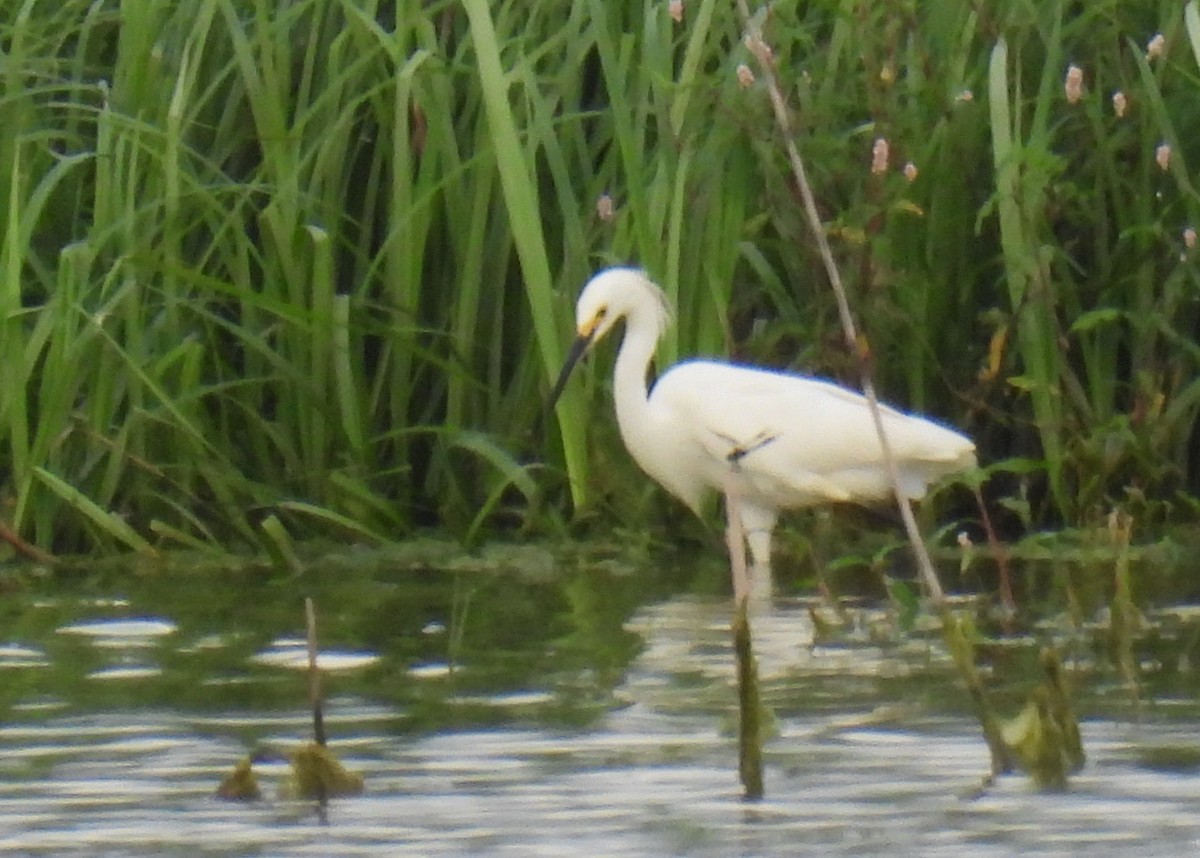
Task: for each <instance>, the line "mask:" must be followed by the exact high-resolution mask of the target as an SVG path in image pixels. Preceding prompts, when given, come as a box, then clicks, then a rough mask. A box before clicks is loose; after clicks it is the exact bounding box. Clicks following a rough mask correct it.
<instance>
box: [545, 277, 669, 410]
mask: <svg viewBox="0 0 1200 858" xmlns="http://www.w3.org/2000/svg"><path fill="white" fill-rule="evenodd" d="M634 316H636V317H639V318H640V317H647V318H648V319H649V320H650V321H651V322H652V323H653V325H654V327H655V334H656V335H657V334H659V333H661V332H662V330H663V329H664V328H666V326H667V324H668V322H669V321H670V309H669V308H668V305H667V299H666V297H665V296H664V295H663V293H662V290H661V289H659V288H658V287H657V286H655V285H654V283H653V282H651V280H650V278H649V277H647V276H646V274H645V272H644V271H641V270H640V269H637V268H606V269H605V270H604V271H601V272H600V273H599V274H597V275H595V276H594V277H593V278H592V279H591V280H589V281H588V282H587V285H586V286H584V287H583V292H581V293H580V294H579V301H578V303H576V305H575V342H574V343H573V344H572V345H571V350H570V352H569V353H568V354H567V359H566V361H565V362H564V363H563V368H562V372H560V373H559V376H558V382H557V383H556V384H555V385H554V392H553V393H552V394H551V396H550V405H551V407H553V406H554V403H555V402H557V401H558V397H559V396H560V395H561V394H562V392H563V388H564V387H566V384H567V379H568V378H570V375H571V370H572V369H574V368H575V364H577V363H578V362H579V359H580V358H581V357H583V355H584V354H585V353H586V352H587V350H588V348H590V347H591V345H592V344H593V343H596V342H599V341H600V340H602V339H604V337H605V336H606V335H607V334H608V332H609V331H611V330H612V328H613V326H614V325H615V324H616V323H617V321H618V320H619V319H623V318H626V317H634Z"/></svg>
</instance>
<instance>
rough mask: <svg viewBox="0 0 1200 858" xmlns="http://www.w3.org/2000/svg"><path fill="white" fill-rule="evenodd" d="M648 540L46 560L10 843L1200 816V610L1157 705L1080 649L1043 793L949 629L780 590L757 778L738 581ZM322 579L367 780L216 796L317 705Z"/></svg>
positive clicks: (420, 842) (22, 709)
mask: <svg viewBox="0 0 1200 858" xmlns="http://www.w3.org/2000/svg"><path fill="white" fill-rule="evenodd" d="M351 565H355V564H351ZM627 572H628V570H621V569H620V568H618V567H616V566H611V567H604V566H603V564H595V563H591V562H582V563H580V564H579V565H578V566H577V567H574V568H572V569H570V570H567V571H566V573H565V574H563V575H562V576H560V577H559V578H558V579H553V580H552V579H547V578H546V577H545V576H543V575H535V576H533V577H532V578H530V577H528V576H524V577H522V576H512V575H509V574H507V573H505V572H504V571H503V570H497V569H491V568H488V569H483V570H481V569H467V570H464V571H462V572H458V573H454V574H448V573H445V572H440V573H438V574H433V573H432V572H431V571H429V570H420V569H412V568H399V569H398V568H396V567H395V564H392V565H389V564H382V565H380V564H376V565H372V564H369V563H368V564H358V565H357V566H356V568H355V569H354V570H353V571H351V570H349V569H346V568H341V569H338V570H336V571H334V570H323V571H322V574H321V575H319V576H318V575H314V576H312V577H311V578H305V579H301V580H296V579H288V580H279V579H277V578H275V577H272V576H264V575H257V574H250V573H246V572H244V571H241V572H229V573H227V574H215V575H214V574H204V575H195V576H178V575H175V576H172V575H149V576H144V575H136V576H135V575H130V574H128V573H126V574H124V575H108V574H96V575H89V576H84V577H82V578H81V579H78V580H72V581H66V582H63V581H53V582H51V581H40V582H39V581H33V582H27V583H25V584H24V585H23V586H22V587H20V588H17V589H16V590H15V591H14V592H10V593H8V594H6V605H7V606H8V607H7V608H6V613H5V615H4V626H3V627H2V628H4V630H5V631H4V634H5V635H7V636H8V637H9V639H8V640H7V641H4V640H0V702H2V703H3V709H2V710H0V711H2V712H3V718H2V719H0V853H3V854H5V855H34V856H44V855H78V856H84V855H87V856H96V855H114V856H115V855H121V856H126V855H127V856H148V855H230V856H233V855H239V856H240V855H272V856H301V855H321V856H328V855H339V856H342V855H345V856H352V855H372V856H378V855H414V856H418V855H419V856H443V855H444V856H451V855H495V856H539V855H546V856H555V855H633V856H637V855H647V856H650V855H687V856H730V855H804V854H820V855H854V856H862V855H954V856H958V855H981V856H989V855H996V856H1001V855H1013V854H1018V853H1020V854H1029V855H1044V856H1052V855H1078V854H1089V855H1092V856H1096V855H1164V856H1166V855H1180V854H1190V853H1193V852H1194V851H1195V849H1196V848H1197V846H1198V845H1200V813H1198V812H1197V807H1198V806H1200V777H1198V776H1197V775H1198V774H1200V753H1197V751H1196V748H1197V741H1196V739H1197V737H1196V726H1197V710H1198V707H1197V705H1196V699H1195V694H1194V680H1192V679H1190V678H1189V677H1190V668H1188V667H1187V666H1186V664H1185V665H1183V666H1182V667H1180V665H1179V664H1173V663H1170V662H1169V660H1168V659H1166V658H1164V657H1163V655H1162V654H1163V653H1164V652H1167V651H1172V652H1179V653H1182V654H1186V652H1187V646H1189V644H1188V643H1187V642H1188V641H1189V640H1193V641H1194V640H1195V632H1194V628H1195V626H1194V622H1195V619H1196V618H1195V615H1194V613H1192V612H1189V611H1187V610H1182V609H1176V610H1174V611H1172V612H1170V613H1169V617H1170V618H1171V619H1172V622H1174V623H1175V626H1173V627H1172V628H1174V629H1175V630H1176V631H1177V632H1178V634H1177V635H1176V637H1177V638H1178V641H1180V642H1181V643H1180V644H1179V646H1178V647H1177V648H1176V650H1169V648H1164V646H1163V645H1162V642H1161V641H1159V642H1158V644H1156V645H1157V646H1158V648H1157V649H1155V650H1153V651H1154V652H1155V653H1157V655H1156V658H1157V661H1153V662H1151V661H1150V660H1149V658H1147V660H1146V661H1145V665H1144V666H1145V668H1146V670H1147V673H1148V674H1150V675H1151V677H1152V679H1154V681H1152V682H1148V684H1147V688H1146V689H1145V690H1144V692H1143V702H1142V703H1141V704H1140V705H1136V706H1135V705H1133V704H1132V703H1131V702H1129V698H1128V695H1127V694H1126V693H1125V692H1123V691H1121V690H1120V689H1119V687H1118V686H1117V684H1116V683H1115V680H1113V678H1112V676H1111V675H1109V674H1107V673H1106V672H1105V671H1104V670H1101V669H1095V670H1089V671H1085V672H1084V673H1082V674H1080V676H1081V677H1083V679H1084V682H1085V683H1086V685H1085V687H1084V688H1082V689H1081V691H1080V694H1079V696H1078V699H1077V703H1078V706H1079V709H1080V712H1081V715H1082V716H1083V723H1082V728H1083V734H1084V743H1085V748H1086V750H1087V753H1088V764H1087V766H1086V768H1085V769H1084V770H1083V771H1082V772H1081V773H1079V774H1078V775H1076V776H1075V777H1074V778H1073V779H1072V781H1071V786H1070V789H1069V790H1068V791H1067V792H1065V793H1054V794H1046V793H1039V792H1038V791H1036V790H1035V789H1034V788H1033V787H1032V786H1031V785H1030V783H1029V782H1028V780H1027V779H1025V778H1024V777H1021V776H1011V777H1004V778H1001V779H999V780H998V781H997V782H996V783H995V784H993V785H991V786H990V787H987V788H981V783H982V778H983V776H984V774H985V773H986V771H987V767H988V763H989V760H988V756H987V750H986V747H985V745H984V744H983V742H982V740H981V738H980V737H979V732H978V728H977V726H976V724H975V722H974V720H973V719H972V717H971V716H970V714H969V712H968V711H967V707H966V702H965V700H964V699H963V695H962V693H961V692H960V691H958V689H957V686H956V684H955V682H954V678H953V674H952V670H951V668H950V666H949V664H948V660H947V658H946V657H945V655H944V654H943V653H942V651H941V649H940V647H939V646H938V645H937V642H936V639H935V637H934V636H932V635H928V634H921V633H915V634H903V635H899V634H888V633H886V628H885V627H886V623H885V620H886V617H885V615H884V613H883V612H882V611H878V610H875V609H870V608H867V609H863V610H862V611H861V612H859V613H858V616H859V617H860V618H861V619H863V620H864V622H862V623H860V626H859V630H858V631H856V632H855V633H853V634H851V635H849V636H848V637H846V638H845V639H842V640H839V641H837V642H836V643H835V644H833V645H823V646H817V647H814V646H812V640H813V628H812V625H811V620H810V618H809V613H808V603H807V602H805V601H803V600H798V599H796V600H783V601H780V602H779V603H778V604H776V605H775V606H774V607H773V608H772V609H771V611H770V612H769V613H767V614H765V615H763V616H760V617H759V618H757V620H756V625H755V646H756V651H757V654H758V656H759V659H760V669H761V675H762V680H763V690H764V695H765V697H766V699H767V701H768V702H769V703H770V705H771V708H772V709H773V711H774V713H775V717H776V722H777V723H776V734H775V736H774V737H773V738H772V739H770V741H769V742H768V745H767V757H766V787H767V798H766V800H764V801H762V802H757V803H747V802H744V801H743V800H742V799H741V792H740V786H739V784H738V782H737V777H736V758H735V755H736V741H735V736H734V734H733V727H734V724H733V720H732V710H733V705H734V701H735V694H734V670H733V657H732V652H731V647H730V641H729V632H728V609H729V605H728V601H727V600H726V599H724V598H721V597H719V596H713V597H705V596H694V595H679V594H678V593H677V592H675V593H672V592H671V590H670V588H668V589H667V590H666V591H661V590H660V591H655V588H654V585H652V584H647V583H646V581H647V580H648V578H647V576H643V577H641V578H631V577H629V576H628V574H627ZM331 579H335V580H331ZM675 589H676V590H677V589H678V588H675ZM301 591H311V592H313V593H314V594H315V597H316V598H317V602H318V608H319V611H320V617H321V619H320V623H321V629H322V643H323V652H322V661H323V664H324V665H325V667H326V669H327V673H326V676H325V684H326V687H327V690H328V693H329V699H328V701H327V709H326V723H327V728H328V731H329V734H330V741H331V747H332V748H333V749H334V750H335V751H336V752H337V753H338V754H339V755H340V757H341V759H342V761H343V762H344V763H345V764H346V765H347V766H348V767H349V768H351V769H353V770H357V771H361V772H362V773H363V774H364V776H365V778H366V784H367V787H366V792H365V793H364V795H362V796H361V797H355V798H344V799H337V800H335V801H333V802H332V803H331V804H330V805H329V807H328V808H327V811H326V813H325V819H324V820H322V819H321V818H320V817H319V815H318V813H317V812H316V809H315V808H314V807H313V806H311V805H310V804H309V803H306V802H296V801H280V800H278V799H276V798H274V790H275V787H276V786H277V785H278V783H279V782H280V781H281V780H282V779H283V777H284V775H285V773H286V766H285V764H283V763H269V762H268V763H263V764H258V765H256V771H257V773H258V776H259V779H260V781H261V783H262V785H263V787H264V789H265V791H266V792H267V794H268V796H271V797H269V798H268V799H266V800H264V801H260V802H256V803H250V804H243V803H235V802H224V801H219V800H217V799H216V798H214V796H213V793H214V790H215V788H216V786H217V784H218V783H219V782H220V780H221V779H222V778H223V777H224V776H225V775H226V774H228V773H229V771H231V770H232V768H233V765H234V763H235V762H237V761H238V760H239V759H241V758H243V757H244V756H246V754H247V753H249V752H250V751H251V750H252V749H254V748H261V747H273V748H277V749H281V750H286V749H287V748H288V747H291V746H294V745H295V744H296V743H298V742H302V741H306V740H307V739H308V738H309V737H310V736H311V725H310V723H309V718H308V714H307V708H306V705H305V697H304V694H305V691H304V689H305V678H304V675H303V672H302V671H299V670H297V669H296V665H297V664H298V663H299V661H300V660H301V659H300V651H299V648H298V645H297V644H298V638H299V634H300V632H301V631H302V627H303V622H302V613H301V610H300V606H299V602H298V596H297V594H298V593H299V592H301ZM643 600H645V603H644V604H640V605H639V604H638V603H639V602H641V601H643ZM876 627H884V628H885V631H884V632H883V633H879V632H877V631H876V632H872V631H870V630H871V629H875V628H876ZM1189 636H1190V637H1189ZM1092 643H1094V642H1092ZM1078 649H1079V650H1080V653H1081V654H1084V653H1086V652H1088V651H1091V650H1093V649H1094V647H1091V646H1087V645H1085V646H1081V647H1079V648H1078ZM1081 658H1082V655H1081ZM1180 660H1181V662H1182V661H1183V660H1184V659H1183V655H1181V656H1180ZM1017 661H1019V659H1017ZM1002 668H1003V659H1000V658H998V659H997V660H996V663H995V664H994V665H993V666H992V668H991V669H992V670H993V671H994V674H995V675H994V679H995V681H996V682H997V684H998V685H1000V686H1003V685H1004V682H1005V681H1007V682H1008V683H1009V684H1011V685H1012V689H1013V691H1012V699H1013V700H1014V701H1018V702H1019V692H1018V689H1022V688H1026V687H1027V686H1028V684H1029V683H1030V682H1032V679H1030V678H1028V677H1022V676H1021V675H1019V674H1018V675H1017V676H1014V677H1010V678H1008V679H1007V680H1002V678H1001V677H1000V673H1001V672H1002ZM1001 699H1004V698H1003V695H1002V696H1001ZM1014 705H1015V704H1014Z"/></svg>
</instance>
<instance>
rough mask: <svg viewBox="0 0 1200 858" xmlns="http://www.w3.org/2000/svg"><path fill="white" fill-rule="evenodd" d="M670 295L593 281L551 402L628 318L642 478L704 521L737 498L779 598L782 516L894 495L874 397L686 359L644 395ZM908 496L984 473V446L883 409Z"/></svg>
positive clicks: (603, 276) (620, 373)
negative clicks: (775, 548) (709, 503)
mask: <svg viewBox="0 0 1200 858" xmlns="http://www.w3.org/2000/svg"><path fill="white" fill-rule="evenodd" d="M670 317H671V313H670V309H669V307H668V304H667V300H666V297H665V296H664V295H663V293H662V290H661V289H659V288H658V286H656V285H655V284H654V283H653V282H651V280H650V279H649V278H648V277H647V276H646V274H645V273H644V272H642V271H639V270H637V269H634V268H609V269H607V270H604V271H601V272H600V273H598V274H596V275H595V276H594V277H592V279H591V280H590V281H588V283H587V285H586V286H585V287H584V289H583V292H582V293H581V294H580V296H579V302H578V304H577V305H576V308H575V319H576V330H577V334H578V336H577V338H576V340H575V344H574V346H573V347H572V349H571V351H570V354H569V355H568V357H567V360H566V363H565V364H564V365H563V368H562V372H561V374H560V375H559V378H558V382H557V383H556V385H555V387H554V392H553V394H552V401H557V399H558V396H559V395H560V394H561V393H562V390H563V388H564V387H565V386H566V382H567V379H568V378H569V377H570V374H571V370H572V369H573V368H574V366H575V364H576V363H577V362H578V360H579V358H580V357H582V356H583V354H584V353H585V352H586V351H587V350H588V348H589V347H590V346H592V345H593V344H595V343H596V342H598V341H599V340H600V339H602V338H603V337H604V336H605V334H607V333H608V332H609V331H610V330H612V328H613V326H614V325H615V324H616V323H617V321H618V320H620V319H624V320H625V337H624V340H623V341H622V343H621V346H620V350H619V352H618V354H617V360H616V367H615V370H614V373H613V399H614V400H615V403H616V411H617V426H618V427H619V429H620V432H621V438H622V440H623V441H624V442H625V446H626V448H627V449H628V450H629V452H630V454H632V456H633V458H634V460H635V461H636V462H637V463H638V465H639V466H640V467H641V469H642V470H643V471H645V472H646V473H647V474H648V475H649V476H651V477H652V478H654V479H655V480H656V481H657V482H658V483H659V484H660V485H661V486H662V487H663V488H665V489H666V490H667V491H668V492H670V493H671V494H673V495H674V496H675V497H677V498H679V499H680V500H681V501H683V502H684V503H685V504H687V505H688V506H689V507H690V508H691V509H692V510H693V511H694V512H696V513H697V514H699V513H700V509H701V504H702V502H703V500H704V498H705V496H706V495H707V494H708V493H709V492H710V491H716V492H725V491H727V490H729V489H732V490H734V491H736V493H737V495H738V498H739V501H740V507H741V518H742V522H743V524H744V527H745V532H746V543H747V545H748V546H749V548H750V557H751V561H752V574H753V575H754V578H755V588H754V589H755V590H759V591H760V592H761V589H760V588H763V587H765V588H766V590H767V591H768V592H769V589H770V586H771V585H770V577H769V576H770V561H771V531H772V530H773V529H774V527H775V522H776V519H777V517H778V515H779V512H780V510H783V509H794V508H799V507H808V506H814V505H817V504H823V503H831V502H871V501H881V500H884V499H886V498H888V497H891V496H893V491H892V486H891V483H890V481H889V479H888V475H887V470H886V467H885V466H884V463H883V454H882V451H881V448H880V444H879V437H878V435H877V433H876V430H875V424H874V422H873V421H872V419H871V414H870V411H869V410H868V407H867V402H866V399H865V398H864V397H863V396H861V395H860V394H858V393H855V392H854V391H851V390H847V389H845V388H842V387H839V386H837V385H835V384H833V383H831V382H828V381H822V380H820V379H817V378H811V377H807V376H803V375H798V374H795V373H790V372H782V371H777V370H771V369H762V368H758V367H752V366H745V365H737V364H732V363H725V362H721V361H714V360H688V361H684V362H682V363H678V364H676V365H675V366H673V367H671V368H670V370H668V371H667V372H666V373H664V374H663V375H662V376H661V377H660V378H659V379H658V381H657V382H656V383H655V384H654V386H653V388H652V389H650V390H648V389H647V387H646V378H647V373H648V371H649V367H650V361H651V360H652V358H653V357H654V351H655V348H656V347H657V344H658V341H659V338H660V337H661V336H662V334H663V331H664V330H665V329H666V327H667V325H668V324H669V322H670ZM880 409H881V412H882V418H883V425H884V430H885V431H886V433H887V438H888V445H889V447H890V449H891V451H892V456H893V458H894V459H895V463H896V467H897V470H898V472H899V475H900V483H901V488H902V490H903V491H904V493H905V494H906V495H907V496H908V497H910V498H912V499H914V500H915V499H918V498H920V497H922V496H923V495H924V494H925V490H926V487H927V486H928V485H929V483H931V482H933V481H935V480H937V479H939V478H940V477H942V476H944V475H947V474H951V473H954V472H957V471H960V470H964V469H966V468H970V467H971V466H973V465H974V464H975V445H974V443H972V441H971V440H970V439H969V438H966V437H964V436H963V435H960V434H959V433H957V432H955V431H952V430H951V429H948V428H946V427H944V426H941V425H939V424H937V423H934V422H932V421H930V420H926V419H924V418H921V417H917V416H914V415H911V414H905V413H903V412H901V411H897V410H895V409H892V408H888V407H886V406H882V405H881V406H880Z"/></svg>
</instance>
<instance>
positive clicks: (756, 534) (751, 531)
mask: <svg viewBox="0 0 1200 858" xmlns="http://www.w3.org/2000/svg"><path fill="white" fill-rule="evenodd" d="M776 518H777V516H776V514H775V511H774V510H770V509H763V508H762V507H760V506H755V505H754V504H751V503H746V502H745V501H743V502H742V526H743V527H744V528H745V530H746V544H747V545H748V546H749V547H750V587H751V589H750V595H751V598H752V599H755V600H760V601H761V600H765V599H770V597H771V592H772V590H773V589H774V585H773V583H772V581H771V531H772V530H774V529H775V520H776Z"/></svg>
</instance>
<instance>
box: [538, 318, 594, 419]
mask: <svg viewBox="0 0 1200 858" xmlns="http://www.w3.org/2000/svg"><path fill="white" fill-rule="evenodd" d="M593 336H594V333H593V334H588V335H587V336H586V337H576V339H575V342H573V343H572V344H571V351H569V352H568V353H567V359H566V360H565V361H563V368H562V371H561V372H559V374H558V381H556V382H554V390H553V391H552V392H551V393H550V402H549V405H548V408H549V409H550V410H553V409H554V406H555V405H556V404H557V403H558V398H559V397H560V396H562V392H563V390H564V389H566V386H567V379H569V378H570V377H571V370H573V369H575V364H577V363H579V359H580V358H581V357H583V354H584V352H586V351H587V349H588V346H590V345H591V344H592V338H593Z"/></svg>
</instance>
